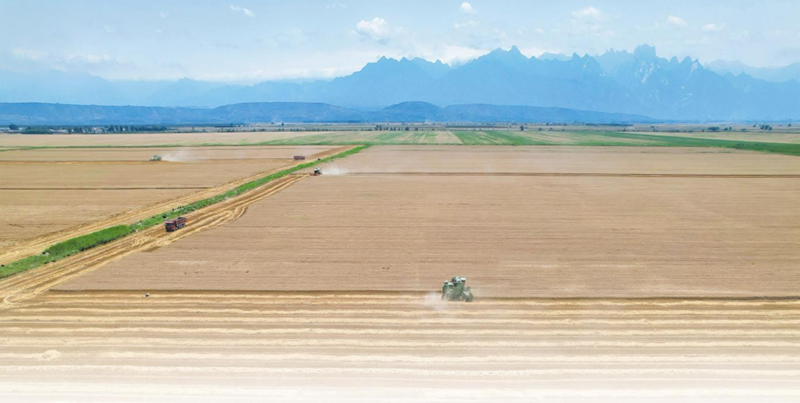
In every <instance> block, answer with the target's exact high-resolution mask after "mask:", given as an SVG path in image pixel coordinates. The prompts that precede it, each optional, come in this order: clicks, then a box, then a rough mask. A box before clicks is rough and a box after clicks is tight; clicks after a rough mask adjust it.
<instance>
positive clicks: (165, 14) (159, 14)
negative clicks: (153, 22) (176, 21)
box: [158, 11, 169, 19]
mask: <svg viewBox="0 0 800 403" xmlns="http://www.w3.org/2000/svg"><path fill="white" fill-rule="evenodd" d="M158 17H159V18H162V19H164V18H167V17H169V13H166V12H164V11H162V12H160V13H158Z"/></svg>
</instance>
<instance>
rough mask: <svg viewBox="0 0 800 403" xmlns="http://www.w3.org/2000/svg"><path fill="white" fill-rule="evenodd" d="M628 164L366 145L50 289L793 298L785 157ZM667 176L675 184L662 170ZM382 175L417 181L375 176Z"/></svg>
mask: <svg viewBox="0 0 800 403" xmlns="http://www.w3.org/2000/svg"><path fill="white" fill-rule="evenodd" d="M402 150H405V151H402ZM636 150H638V154H633V155H631V154H630V153H631V150H630V149H628V148H620V149H611V148H607V149H604V150H602V151H598V152H591V150H588V149H581V148H563V149H560V150H558V149H550V150H544V151H542V150H541V149H536V148H531V149H528V150H526V149H520V148H507V149H503V148H496V147H488V148H475V149H466V150H465V149H464V148H463V147H452V148H436V149H431V150H429V149H428V148H422V149H419V150H414V149H404V148H402V147H401V148H384V147H374V148H371V149H368V150H367V151H364V152H362V153H360V154H357V155H355V156H352V157H351V158H348V159H345V160H343V161H337V162H336V163H335V164H330V165H326V166H323V172H327V173H328V174H326V175H323V176H322V177H315V178H311V179H309V180H306V181H302V182H300V183H297V184H296V185H294V186H292V187H291V188H288V189H287V190H285V191H283V192H281V193H279V194H276V195H275V196H273V197H271V198H269V199H265V200H263V201H261V202H259V203H256V204H253V205H252V206H250V207H249V209H248V213H247V214H246V215H245V216H244V217H243V218H242V219H239V220H237V221H235V222H232V223H230V224H228V225H226V226H222V227H219V228H215V229H213V230H209V231H205V232H201V233H198V234H196V235H195V236H193V237H191V238H187V239H183V240H181V241H180V242H176V243H174V244H172V245H170V246H167V247H164V248H159V249H154V250H150V251H148V252H146V253H140V254H136V255H134V256H131V257H129V258H126V259H123V260H119V261H116V262H113V263H110V264H108V265H107V266H104V267H102V268H100V269H99V270H97V271H93V272H91V273H88V274H85V275H82V276H80V277H77V278H75V279H74V280H72V281H69V282H66V283H64V284H63V285H61V286H60V287H59V289H62V290H167V289H182V290H206V289H213V290H231V291H233V290H269V291H285V290H293V291H307V290H315V291H324V290H338V291H353V290H358V291H370V290H393V291H430V290H435V289H436V287H437V286H438V285H439V284H440V283H441V281H442V280H443V279H445V278H449V277H451V276H453V275H462V276H466V277H468V278H469V279H470V281H471V283H472V285H473V287H475V289H476V294H477V295H480V296H483V297H549V298H558V297H653V296H657V297H759V296H788V295H791V296H794V295H796V294H797V291H796V290H797V289H798V287H800V275H798V274H797V273H795V270H794V268H795V267H797V264H798V262H800V250H798V248H796V245H797V244H798V243H800V231H798V228H800V216H798V215H797V214H795V212H794V211H795V210H796V202H797V200H798V195H800V183H798V180H797V179H798V176H797V173H798V168H800V167H798V166H797V163H796V162H795V158H794V157H787V156H780V155H774V156H773V155H767V154H753V153H741V152H735V153H724V154H722V153H718V152H716V153H714V152H712V153H711V154H710V155H707V156H706V157H709V158H710V161H717V162H716V164H717V167H716V169H717V170H716V171H713V170H712V171H711V173H712V174H716V175H700V174H701V173H702V172H705V171H707V169H705V168H704V167H705V166H706V165H705V164H706V163H707V160H706V159H704V158H694V155H693V153H695V152H697V150H684V151H683V152H681V150H677V149H665V154H666V155H661V156H659V151H660V149H636ZM526 151H527V152H528V153H530V154H529V155H528V156H527V159H529V160H543V161H544V162H543V164H542V165H540V166H536V164H535V163H529V164H528V165H525V164H524V163H523V162H520V160H517V161H516V164H518V165H519V164H521V167H520V168H518V170H517V171H516V172H518V173H517V174H513V173H512V174H508V169H510V167H507V166H503V165H502V164H503V163H505V162H508V161H509V160H511V161H512V162H513V161H514V158H515V157H513V156H512V155H513V154H525V152H526ZM450 152H452V153H453V154H454V156H452V157H448V156H447V154H448V153H450ZM646 152H650V153H654V154H655V155H651V154H647V153H646ZM415 153H416V154H420V155H426V157H419V158H418V159H415V157H413V156H411V155H412V154H415ZM548 153H556V154H558V153H561V155H560V157H558V158H553V157H552V156H549V155H548ZM573 153H575V154H578V155H571V154H573ZM587 153H588V154H587ZM427 154H430V156H427ZM437 155H438V156H439V157H438V158H437ZM637 156H638V158H640V160H639V161H637V160H636V158H637ZM753 157H755V159H751V158H753ZM761 157H765V158H769V159H772V161H774V164H769V161H767V160H759V159H758V158H761ZM548 158H549V160H548ZM715 158H716V159H715ZM556 160H558V161H560V163H561V165H558V166H555V167H554V169H553V170H552V171H548V170H546V169H545V168H546V167H547V166H548V165H552V164H553V161H556ZM641 160H647V161H650V160H653V161H656V162H655V163H653V164H646V163H642V161H641ZM471 161H474V165H473V166H474V167H477V169H478V170H479V171H480V167H481V166H485V164H491V163H492V162H497V164H498V165H500V167H501V169H500V170H501V172H503V173H502V174H496V173H493V172H492V171H491V170H483V171H480V172H481V173H480V174H476V172H475V171H466V172H460V170H459V169H460V168H461V167H468V166H469V165H470V162H471ZM570 161H571V164H572V166H570ZM582 161H592V164H593V165H594V166H595V167H596V168H595V169H594V171H595V173H603V172H605V173H611V174H609V175H600V176H597V175H594V174H593V172H591V170H589V169H588V168H589V166H587V165H583V163H582ZM625 161H629V164H627V165H628V166H625V165H626V164H625ZM657 161H661V163H660V164H659V163H658V162H657ZM669 161H674V163H676V164H678V165H680V166H682V168H681V170H678V171H679V172H680V173H678V174H674V175H673V174H668V173H665V172H664V170H665V169H666V167H667V166H668V162H669ZM782 161H783V163H785V164H787V165H784V166H783V167H781V163H782ZM395 163H396V164H404V163H409V164H410V165H414V166H416V167H417V169H416V172H413V173H407V172H403V171H401V172H394V171H393V170H392V171H390V172H385V171H386V169H387V168H390V169H393V168H392V166H393V165H394V164H395ZM454 163H456V164H462V165H457V166H454V165H453V164H454ZM512 165H513V164H512ZM372 166H375V169H374V170H372V169H371V167H372ZM726 166H729V167H730V168H729V169H726ZM759 166H774V167H777V168H775V169H776V170H775V171H767V172H763V171H761V172H759V171H758V170H755V167H759ZM748 167H750V169H754V171H753V172H754V173H755V174H757V175H755V176H748V175H746V174H745V173H746V172H750V171H749V170H748ZM526 170H527V172H534V173H536V172H538V174H535V175H529V174H525V172H526ZM729 171H733V172H734V173H735V174H736V175H735V176H733V177H727V176H725V175H724V174H723V173H725V172H729ZM512 172H513V171H512ZM569 172H577V173H574V174H570V173H569ZM770 172H771V173H778V174H777V175H776V176H772V175H771V174H770ZM650 173H658V175H656V176H655V177H653V176H648V175H647V174H650ZM686 173H689V175H687V174H686ZM787 173H789V174H788V175H787ZM692 174H693V175H695V176H693V175H692ZM638 175H644V176H638ZM698 175H699V176H698ZM355 279H358V281H355Z"/></svg>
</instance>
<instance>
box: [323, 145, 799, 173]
mask: <svg viewBox="0 0 800 403" xmlns="http://www.w3.org/2000/svg"><path fill="white" fill-rule="evenodd" d="M329 169H333V171H332V172H336V169H338V170H339V172H341V173H346V174H358V173H364V174H371V173H488V174H497V173H583V174H645V175H647V174H656V175H657V174H667V175H679V174H685V175H800V158H797V157H794V156H788V155H778V154H765V153H757V152H746V151H733V150H726V149H717V148H678V147H578V146H575V147H558V146H492V147H485V146H458V147H454V146H425V147H421V146H381V147H372V148H370V149H369V150H368V151H367V152H362V153H358V154H356V155H353V156H351V157H348V158H347V159H344V160H341V161H337V162H336V164H335V166H334V167H332V168H329Z"/></svg>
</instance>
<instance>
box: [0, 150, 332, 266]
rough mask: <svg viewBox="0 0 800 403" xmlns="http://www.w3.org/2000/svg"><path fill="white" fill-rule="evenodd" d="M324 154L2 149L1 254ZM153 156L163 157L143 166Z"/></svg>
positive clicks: (0, 185) (242, 151)
mask: <svg viewBox="0 0 800 403" xmlns="http://www.w3.org/2000/svg"><path fill="white" fill-rule="evenodd" d="M327 150H330V147H296V146H292V147H274V148H273V147H247V148H240V147H227V148H226V147H204V148H198V149H194V148H192V149H181V148H175V149H157V148H156V149H153V148H141V149H127V148H125V149H113V148H108V149H105V148H104V149H74V148H69V149H40V150H13V151H6V152H2V153H0V169H2V171H3V177H2V178H0V209H2V211H3V212H4V214H2V215H0V250H3V249H4V248H10V245H12V244H13V243H14V242H17V241H21V240H25V239H31V238H35V237H39V236H42V235H45V234H48V233H54V232H59V231H62V230H66V229H68V228H71V227H73V226H76V225H80V224H84V223H88V222H93V221H96V220H101V219H105V218H108V217H111V216H115V215H118V214H123V213H127V212H130V211H135V210H137V209H140V208H147V207H151V206H152V207H153V208H157V205H158V204H159V203H161V202H166V201H170V200H174V201H184V202H185V200H184V198H191V197H192V195H197V196H199V195H202V194H205V193H206V192H208V191H210V190H213V189H214V188H215V187H216V186H219V185H222V184H224V183H228V182H231V181H234V180H237V179H240V178H243V177H250V176H252V175H255V174H259V173H263V172H268V171H273V170H276V169H279V168H281V167H283V166H287V165H289V164H292V163H293V161H292V156H293V155H295V154H307V155H309V156H310V155H312V154H317V153H320V152H325V151H327ZM157 153H160V154H161V155H162V156H163V157H164V158H165V160H164V161H161V162H150V161H148V160H149V159H150V157H152V156H153V155H154V154H157ZM154 205H156V206H154ZM148 211H149V210H148ZM158 212H161V210H158V211H156V213H158ZM0 260H1V259H0ZM4 263H5V262H4Z"/></svg>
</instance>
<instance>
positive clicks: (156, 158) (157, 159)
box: [150, 154, 161, 161]
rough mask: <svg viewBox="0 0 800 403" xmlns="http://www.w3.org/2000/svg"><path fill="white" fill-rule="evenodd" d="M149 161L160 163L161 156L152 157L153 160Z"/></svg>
mask: <svg viewBox="0 0 800 403" xmlns="http://www.w3.org/2000/svg"><path fill="white" fill-rule="evenodd" d="M150 161H161V156H160V155H158V154H156V155H154V156H153V158H150Z"/></svg>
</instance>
